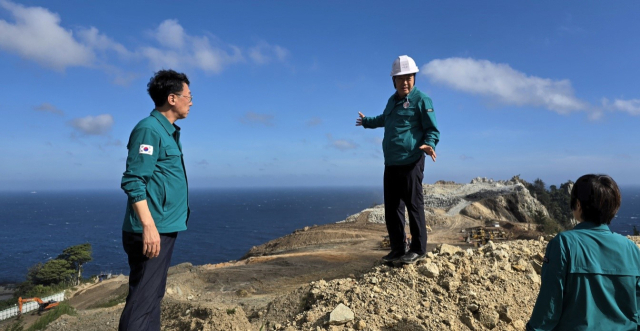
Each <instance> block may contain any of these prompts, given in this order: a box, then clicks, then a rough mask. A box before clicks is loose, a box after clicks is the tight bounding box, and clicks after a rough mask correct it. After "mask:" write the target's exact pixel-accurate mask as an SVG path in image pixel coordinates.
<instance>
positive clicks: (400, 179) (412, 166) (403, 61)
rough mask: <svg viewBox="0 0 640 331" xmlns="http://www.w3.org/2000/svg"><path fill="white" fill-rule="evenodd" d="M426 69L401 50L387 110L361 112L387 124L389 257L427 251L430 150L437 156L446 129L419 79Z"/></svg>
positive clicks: (403, 258)
mask: <svg viewBox="0 0 640 331" xmlns="http://www.w3.org/2000/svg"><path fill="white" fill-rule="evenodd" d="M418 71H420V70H419V69H418V66H417V65H416V63H415V61H414V60H413V59H412V58H411V57H409V56H406V55H401V56H399V57H398V58H396V59H395V61H393V64H392V65H391V81H392V82H393V88H394V89H395V90H396V92H395V93H394V94H393V95H392V96H391V97H390V98H389V100H388V101H387V105H386V107H385V109H384V111H383V112H382V114H380V115H378V116H374V117H366V116H364V114H362V113H358V115H359V118H357V119H356V126H362V127H363V128H365V129H375V128H379V127H384V139H383V140H382V151H383V153H384V166H385V167H384V217H385V223H386V225H387V231H388V233H389V242H390V244H391V252H390V253H389V254H387V255H386V256H384V257H383V258H382V260H383V261H384V262H390V263H393V262H401V263H405V264H411V263H415V262H417V261H419V260H422V259H424V258H425V255H426V253H427V226H426V220H425V216H424V196H423V192H422V179H423V178H424V160H425V154H426V155H428V156H429V157H430V158H431V160H433V162H436V145H437V144H438V141H440V131H438V124H437V122H436V113H435V112H434V108H433V103H432V102H431V98H429V97H428V96H427V95H426V94H424V93H422V92H421V91H420V90H418V89H417V88H416V87H415V86H414V85H415V78H416V73H417V72H418ZM405 206H406V208H407V210H408V212H409V230H410V232H411V245H410V247H409V251H408V252H407V251H405V248H406V242H405V239H406V234H405V229H404V228H405V223H406V222H405V221H406V220H405V216H404V215H405Z"/></svg>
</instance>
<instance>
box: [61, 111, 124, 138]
mask: <svg viewBox="0 0 640 331" xmlns="http://www.w3.org/2000/svg"><path fill="white" fill-rule="evenodd" d="M69 125H71V126H72V127H73V128H74V129H76V130H78V131H80V132H81V133H83V134H88V135H104V134H106V133H107V132H109V130H111V127H112V126H113V116H111V115H110V114H102V115H98V116H87V117H82V118H76V119H73V120H71V121H70V122H69Z"/></svg>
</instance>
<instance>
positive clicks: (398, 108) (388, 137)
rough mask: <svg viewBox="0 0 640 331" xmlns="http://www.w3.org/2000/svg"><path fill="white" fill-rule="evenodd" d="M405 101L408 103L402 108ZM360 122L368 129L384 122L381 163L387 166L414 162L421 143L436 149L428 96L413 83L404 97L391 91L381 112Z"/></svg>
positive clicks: (437, 133) (436, 133)
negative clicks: (412, 86) (382, 158)
mask: <svg viewBox="0 0 640 331" xmlns="http://www.w3.org/2000/svg"><path fill="white" fill-rule="evenodd" d="M407 101H408V107H407V108H404V105H405V102H407ZM362 126H363V127H364V128H367V129H374V128H379V127H382V126H384V139H383V140H382V151H383V152H384V164H385V165H388V166H392V165H405V164H410V163H413V162H415V161H417V160H418V159H419V158H420V157H421V156H422V153H423V152H422V150H420V148H419V147H420V146H422V145H429V146H431V147H433V149H434V150H435V149H436V145H437V144H438V141H440V131H438V123H437V122H436V113H435V111H434V110H433V104H432V103H431V99H430V98H429V97H428V96H426V95H425V94H424V93H422V92H420V91H419V90H418V88H416V87H414V88H413V89H412V90H411V92H410V93H409V95H407V97H406V98H403V99H397V98H396V95H395V94H394V95H392V96H391V97H390V98H389V101H388V102H387V106H386V107H385V109H384V112H383V113H382V114H381V115H379V116H376V117H365V118H363V119H362Z"/></svg>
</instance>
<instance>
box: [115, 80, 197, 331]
mask: <svg viewBox="0 0 640 331" xmlns="http://www.w3.org/2000/svg"><path fill="white" fill-rule="evenodd" d="M147 87H148V89H147V91H148V92H149V96H151V99H152V100H153V102H154V104H155V109H154V110H153V111H152V112H151V115H150V116H149V117H147V118H145V119H143V120H142V121H140V122H139V123H138V124H137V125H136V126H135V127H134V128H133V131H132V132H131V136H130V137H129V143H128V144H127V148H128V149H129V154H128V157H127V169H126V171H125V172H124V174H123V175H122V185H121V186H122V189H123V190H124V191H125V193H126V194H127V196H128V197H129V199H128V202H127V211H126V214H125V217H124V224H123V226H122V244H123V246H124V250H125V252H126V253H127V256H128V259H129V267H130V268H131V271H130V274H129V295H128V296H127V303H126V305H125V307H124V310H123V311H122V315H121V317H120V326H119V328H118V329H119V330H120V331H124V330H135V331H142V330H154V331H159V330H160V303H161V301H162V298H163V296H164V292H165V287H166V283H167V271H168V269H169V264H170V262H171V255H172V253H173V245H174V243H175V240H176V238H177V236H178V232H179V231H184V230H186V229H187V221H188V219H189V200H188V195H187V194H188V192H187V174H186V172H185V168H184V160H183V158H182V144H181V143H180V127H178V126H177V125H175V122H176V121H177V120H180V119H183V118H186V117H187V115H188V114H189V108H190V107H191V105H193V103H192V102H191V100H192V99H193V96H192V95H191V91H190V90H189V79H188V78H187V76H186V75H185V74H182V73H177V72H175V71H173V70H160V71H158V72H157V73H156V74H155V75H154V76H153V77H152V78H151V80H150V81H149V84H147Z"/></svg>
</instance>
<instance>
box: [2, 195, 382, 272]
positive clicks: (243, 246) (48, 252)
mask: <svg viewBox="0 0 640 331" xmlns="http://www.w3.org/2000/svg"><path fill="white" fill-rule="evenodd" d="M126 201H127V198H126V195H125V194H124V193H123V192H122V191H120V190H113V191H61V192H52V191H49V192H36V193H31V192H0V250H1V253H0V284H3V283H16V282H21V281H24V278H25V275H26V273H27V270H28V268H29V267H30V266H32V265H34V264H36V263H38V262H46V261H47V260H48V259H52V258H56V257H57V256H58V255H59V254H60V253H62V250H63V249H65V248H67V247H69V246H72V245H78V244H82V243H86V242H88V243H91V245H92V247H93V261H91V262H89V263H87V264H86V265H85V267H84V275H86V276H88V275H95V274H99V273H100V272H113V273H114V274H115V273H123V274H128V272H129V269H128V265H127V257H126V254H125V253H124V251H123V249H122V239H121V238H122V230H121V228H122V220H123V218H124V211H125V205H126ZM382 201H383V193H382V188H378V187H363V188H275V189H267V188H246V189H208V190H206V189H192V190H190V191H189V204H190V206H191V217H190V219H189V225H188V227H189V229H188V230H187V231H185V232H181V233H180V234H179V235H178V241H177V242H176V246H175V249H174V253H173V258H172V265H176V264H179V263H182V262H191V263H193V264H195V265H200V264H207V263H219V262H225V261H230V260H237V259H239V258H240V257H242V256H243V255H244V254H245V253H246V252H247V251H248V250H249V249H251V247H252V246H256V245H260V244H263V243H265V242H267V241H269V240H272V239H276V238H279V237H282V236H284V235H286V234H289V233H291V232H293V231H294V230H296V229H301V228H303V227H305V226H311V225H314V224H316V225H322V224H328V223H335V222H338V221H341V220H344V219H345V218H346V217H347V216H349V215H352V214H355V213H357V212H359V211H361V210H362V209H365V208H368V207H370V206H371V205H373V204H380V203H382Z"/></svg>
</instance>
